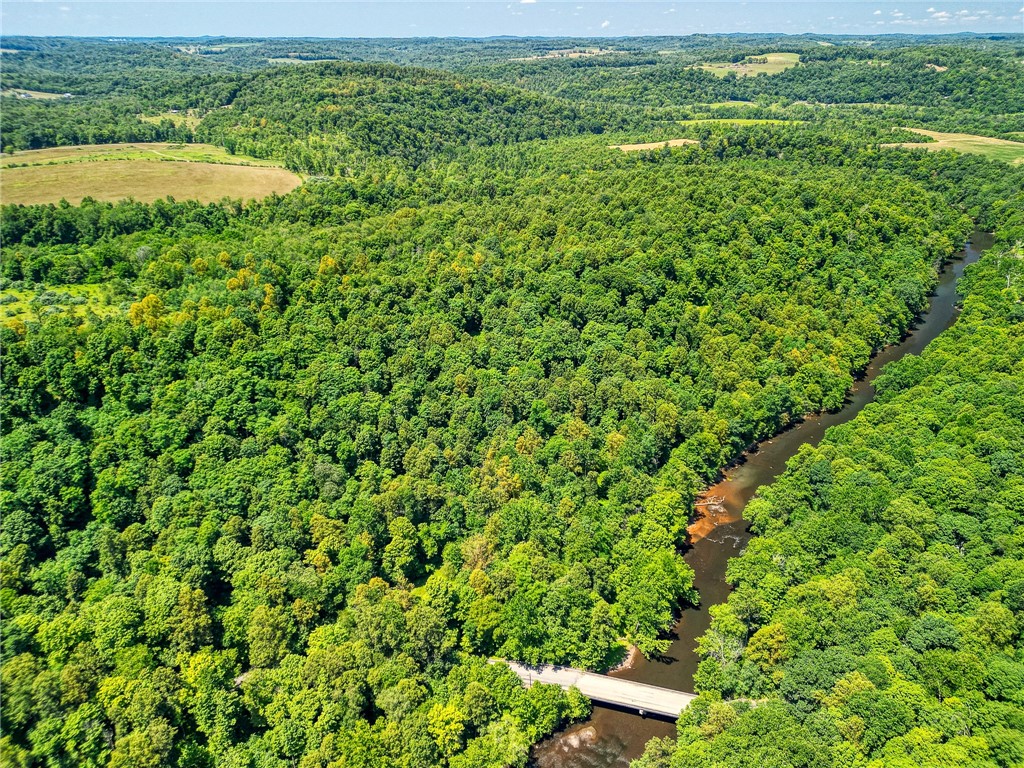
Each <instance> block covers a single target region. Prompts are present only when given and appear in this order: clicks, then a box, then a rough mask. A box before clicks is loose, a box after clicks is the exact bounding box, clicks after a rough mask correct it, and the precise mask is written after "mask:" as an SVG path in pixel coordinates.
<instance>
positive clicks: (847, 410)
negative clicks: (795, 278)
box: [531, 232, 992, 768]
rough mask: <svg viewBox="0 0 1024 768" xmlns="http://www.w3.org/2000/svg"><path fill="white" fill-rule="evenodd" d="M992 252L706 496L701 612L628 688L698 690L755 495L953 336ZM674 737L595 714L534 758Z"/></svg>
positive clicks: (619, 716) (601, 761)
mask: <svg viewBox="0 0 1024 768" xmlns="http://www.w3.org/2000/svg"><path fill="white" fill-rule="evenodd" d="M991 247H992V236H991V235H989V234H987V233H985V232H975V233H974V234H973V235H972V236H971V240H970V242H969V243H968V244H967V245H966V247H965V248H964V250H963V251H961V252H960V253H958V254H956V255H955V256H954V257H953V259H954V260H952V261H950V262H947V264H946V265H945V268H944V269H943V271H942V272H941V273H940V275H939V281H938V284H937V285H936V287H935V292H934V293H933V295H932V298H931V300H930V303H929V306H928V311H927V312H925V313H924V315H923V316H922V317H921V319H920V321H919V322H918V324H917V326H916V327H915V328H914V329H913V330H912V331H911V332H910V333H909V334H908V335H907V336H906V337H905V338H904V339H903V340H902V341H901V342H900V343H898V344H894V345H892V346H890V347H886V348H885V349H882V350H880V351H879V352H878V353H877V354H876V355H875V356H874V357H873V358H872V359H871V362H870V364H869V365H868V367H867V369H866V370H865V371H864V374H863V375H862V376H861V377H860V378H859V379H858V380H857V381H856V382H854V385H853V387H852V388H851V389H850V392H849V393H848V394H847V398H846V404H845V405H844V406H843V408H841V409H840V410H838V411H834V412H829V413H822V414H816V415H813V416H808V417H807V418H804V419H802V420H799V421H798V422H796V423H795V424H794V425H793V426H791V427H789V428H787V429H786V430H785V431H783V432H780V433H779V434H777V435H775V437H773V438H771V439H769V440H765V441H764V442H763V443H760V444H759V445H757V446H755V447H754V448H753V449H752V450H751V451H749V452H747V453H746V454H744V455H743V456H742V457H740V459H739V460H738V461H736V462H735V463H734V464H733V466H731V467H730V468H729V469H728V470H727V471H726V472H725V474H724V476H723V477H722V479H721V480H720V481H719V482H717V483H716V484H715V485H713V486H712V487H711V488H709V489H708V491H707V494H706V496H707V497H708V498H712V497H720V498H721V499H722V501H721V503H720V504H717V505H714V506H707V507H701V508H700V511H699V512H698V514H697V516H696V517H695V518H694V520H693V522H692V523H691V525H690V526H689V528H688V529H687V530H688V533H689V548H688V549H687V550H686V551H685V552H684V554H683V559H684V560H686V562H687V563H688V564H689V565H690V567H691V568H693V571H694V574H695V576H694V587H695V588H696V589H697V591H698V593H699V594H700V597H701V604H700V605H699V606H690V607H686V608H685V609H684V610H683V611H682V612H681V614H680V617H679V621H678V622H677V623H676V625H675V626H674V627H673V628H672V632H671V634H669V635H668V638H669V639H670V640H671V641H672V644H671V645H670V646H669V648H668V650H667V651H666V652H665V654H664V655H662V656H659V657H657V658H652V659H644V658H642V657H641V658H639V659H638V660H637V662H636V663H635V664H634V665H633V666H632V667H631V668H629V669H623V670H619V671H617V672H613V673H612V674H613V675H614V676H616V677H622V678H625V679H627V680H635V681H637V682H641V683H649V684H651V685H660V686H663V687H665V688H671V689H673V690H677V691H692V690H693V675H694V673H695V672H696V671H697V664H698V662H699V661H700V659H699V658H698V656H697V653H696V647H697V638H698V637H700V636H701V635H702V634H704V631H705V630H706V629H707V628H708V626H709V625H710V623H711V617H710V615H709V614H708V608H709V607H710V606H713V605H718V604H719V603H723V602H725V600H726V599H727V598H728V596H729V592H730V587H729V585H728V584H727V583H726V581H725V569H726V566H727V564H728V562H729V558H731V557H735V556H736V555H738V554H740V552H741V551H742V550H743V547H745V546H746V544H747V542H748V541H749V540H750V532H749V531H748V530H747V524H746V523H745V522H744V520H743V510H744V508H745V507H746V505H747V502H749V501H750V499H751V498H752V497H753V495H754V493H755V492H756V491H757V489H758V488H759V487H760V486H762V485H764V484H766V483H770V482H771V481H773V480H774V479H775V478H776V477H778V476H779V475H780V474H781V473H782V471H783V470H784V469H785V468H786V462H787V461H788V460H789V458H790V457H791V456H793V455H794V454H795V453H796V452H797V450H799V448H800V446H801V445H803V444H804V443H810V444H811V445H816V444H817V443H818V441H820V440H821V438H822V436H823V435H824V434H825V430H827V429H828V428H829V427H834V426H836V425H838V424H844V423H846V422H847V421H849V420H850V419H852V418H853V417H854V416H856V415H857V414H858V413H859V412H860V411H861V410H862V409H863V408H864V406H865V405H867V404H868V403H869V402H871V401H872V400H873V399H874V396H875V389H874V386H873V384H872V382H873V381H874V379H875V377H876V376H877V375H878V372H879V370H880V369H881V368H882V366H884V365H885V364H886V363H890V362H892V361H894V360H898V359H899V358H901V357H903V356H905V355H907V354H920V353H921V351H922V350H923V349H924V348H925V347H926V346H927V345H928V344H929V343H930V342H931V341H932V340H933V339H934V338H935V337H936V336H938V335H939V334H940V333H942V332H943V331H944V330H946V329H947V328H949V327H950V326H951V325H952V324H953V323H954V322H955V321H956V316H957V312H958V309H957V303H958V296H957V292H956V282H957V280H958V279H959V278H960V276H961V275H963V271H964V267H966V266H968V265H969V264H973V263H974V262H976V261H977V260H978V259H979V258H980V257H981V254H982V253H984V252H985V251H987V250H988V249H989V248H991ZM674 735H675V724H674V723H672V722H670V721H667V720H662V719H654V718H650V717H646V718H645V717H640V716H639V715H638V714H636V713H635V712H632V711H628V710H620V709H615V708H611V707H604V706H595V707H594V711H593V714H592V715H591V717H590V719H589V720H587V721H585V722H583V723H578V724H576V725H574V726H572V727H570V728H568V729H566V730H565V731H563V732H561V733H558V734H555V735H554V736H552V737H551V738H550V739H547V740H546V741H543V742H541V743H540V744H538V745H537V746H536V747H535V748H534V750H533V755H532V762H531V764H532V765H533V766H536V768H624V767H625V766H628V765H629V761H630V760H632V759H634V758H637V757H639V756H640V755H641V754H642V753H643V750H644V745H645V744H646V743H647V742H648V741H649V740H650V739H652V738H654V737H665V736H674Z"/></svg>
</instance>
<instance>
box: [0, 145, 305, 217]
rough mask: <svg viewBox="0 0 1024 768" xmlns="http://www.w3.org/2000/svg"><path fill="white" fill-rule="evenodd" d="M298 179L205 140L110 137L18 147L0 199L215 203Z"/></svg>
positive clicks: (284, 187)
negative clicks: (118, 140)
mask: <svg viewBox="0 0 1024 768" xmlns="http://www.w3.org/2000/svg"><path fill="white" fill-rule="evenodd" d="M301 183H302V179H300V178H299V177H298V176H297V175H296V174H294V173H292V172H291V171H289V170H286V169H284V168H281V167H279V166H275V165H271V164H270V163H268V162H267V161H261V160H256V159H255V158H245V157H239V156H235V155H229V154H228V153H227V152H226V151H224V150H223V149H220V148H219V147H212V146H209V145H203V144H110V145H93V146H83V147H55V148H52V149H41V150H34V151H30V152H18V153H15V154H14V155H10V156H7V157H5V158H4V159H3V161H0V202H3V203H23V204H26V205H28V204H33V203H56V202H59V201H60V200H61V199H65V200H67V201H68V202H70V203H78V202H81V200H82V198H84V197H92V198H95V199H96V200H109V201H116V200H123V199H125V198H128V197H131V198H134V199H135V200H139V201H141V202H152V201H154V200H159V199H162V198H165V197H167V196H168V195H169V196H171V197H173V198H175V199H176V200H199V201H200V202H205V203H209V202H214V201H217V200H220V199H221V198H223V197H230V198H242V199H246V200H248V199H250V198H262V197H266V196H267V195H269V194H271V193H273V192H277V193H278V194H284V193H286V192H290V191H291V190H293V189H295V187H297V186H299V184H301Z"/></svg>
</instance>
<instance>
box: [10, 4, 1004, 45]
mask: <svg viewBox="0 0 1024 768" xmlns="http://www.w3.org/2000/svg"><path fill="white" fill-rule="evenodd" d="M1022 4H1024V0H1013V2H986V1H984V0H983V1H982V2H962V0H952V1H951V2H941V1H940V0H929V1H928V2H871V0H847V2H815V1H814V0H802V1H798V2H778V0H748V2H732V1H726V0H703V1H694V2H673V1H672V0H662V1H661V2H649V1H647V0H636V1H634V0H625V1H623V0H620V1H619V2H587V0H494V1H492V0H457V1H456V0H451V1H449V2H437V0H429V1H426V2H424V1H422V0H377V1H376V2H366V1H365V0H321V1H320V2H309V0H266V1H265V2H251V0H226V1H224V0H221V1H216V0H214V1H212V2H211V1H209V0H207V1H203V2H180V1H179V0H122V2H78V1H77V0H54V1H51V0H29V1H28V2H24V1H23V0H13V1H12V0H3V2H2V4H0V30H2V34H3V35H76V36H83V37H89V36H100V37H190V36H202V35H213V36H238V37H244V36H250V37H427V36H438V37H447V36H455V37H488V36H494V35H519V36H545V37H552V36H588V37H591V36H595V37H596V36H600V37H619V36H627V35H688V34H693V33H703V32H706V33H710V32H782V33H790V34H799V33H805V32H812V33H819V34H825V33H832V34H872V35H876V34H899V33H904V34H909V33H916V34H924V33H932V34H949V33H955V32H1015V33H1024V21H1022V14H1024V8H1022V7H1021V6H1022Z"/></svg>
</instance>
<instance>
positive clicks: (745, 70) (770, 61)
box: [695, 53, 800, 77]
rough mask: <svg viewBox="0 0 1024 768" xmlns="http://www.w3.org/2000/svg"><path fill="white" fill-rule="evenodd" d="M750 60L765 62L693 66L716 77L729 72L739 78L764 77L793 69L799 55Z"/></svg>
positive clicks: (777, 54) (780, 54)
mask: <svg viewBox="0 0 1024 768" xmlns="http://www.w3.org/2000/svg"><path fill="white" fill-rule="evenodd" d="M750 58H754V59H767V61H766V62H764V63H757V64H751V63H745V62H742V61H741V62H736V63H735V64H733V63H730V62H721V63H717V64H716V63H712V64H697V65H695V66H696V67H697V68H698V69H703V70H706V71H707V72H710V73H712V74H713V75H717V76H718V77H725V76H726V75H727V74H729V73H730V72H735V73H736V74H737V75H739V76H740V77H750V76H752V75H759V74H761V73H764V74H766V75H777V74H778V73H779V72H784V71H785V70H787V69H789V68H790V67H795V66H796V65H797V64H799V63H800V54H799V53H766V54H763V55H761V56H753V57H750Z"/></svg>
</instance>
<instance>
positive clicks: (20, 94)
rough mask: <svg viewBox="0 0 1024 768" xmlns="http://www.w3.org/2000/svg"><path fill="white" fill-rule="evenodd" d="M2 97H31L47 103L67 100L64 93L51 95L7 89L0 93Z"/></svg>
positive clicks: (46, 92) (44, 92) (26, 90)
mask: <svg viewBox="0 0 1024 768" xmlns="http://www.w3.org/2000/svg"><path fill="white" fill-rule="evenodd" d="M0 95H2V96H10V97H12V98H17V97H25V96H30V97H31V98H33V99H41V100H42V101H46V100H48V99H64V98H67V97H66V96H65V95H64V94H63V93H49V92H48V91H30V90H28V89H26V88H5V89H4V90H3V91H0Z"/></svg>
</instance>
